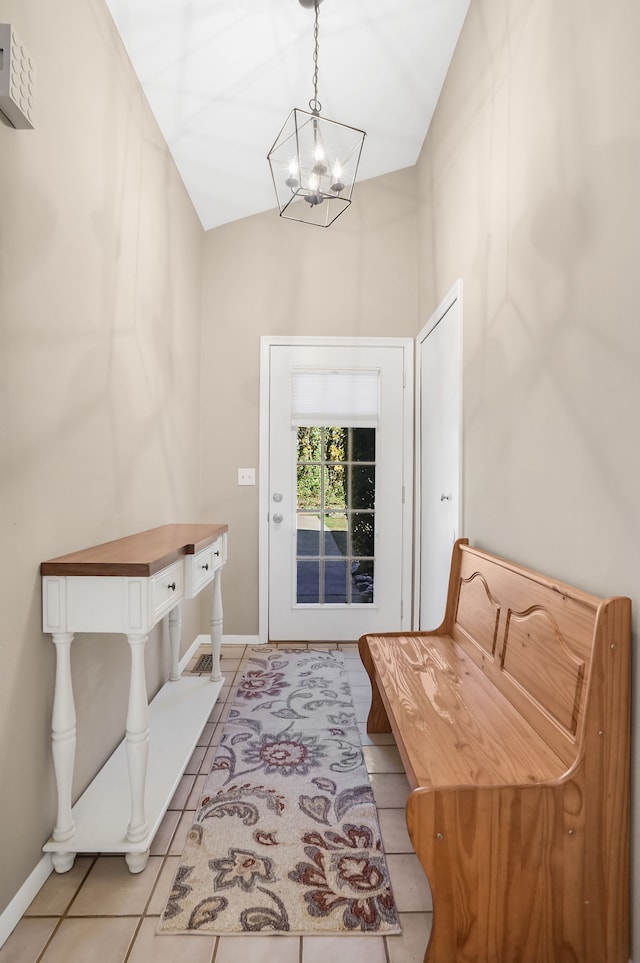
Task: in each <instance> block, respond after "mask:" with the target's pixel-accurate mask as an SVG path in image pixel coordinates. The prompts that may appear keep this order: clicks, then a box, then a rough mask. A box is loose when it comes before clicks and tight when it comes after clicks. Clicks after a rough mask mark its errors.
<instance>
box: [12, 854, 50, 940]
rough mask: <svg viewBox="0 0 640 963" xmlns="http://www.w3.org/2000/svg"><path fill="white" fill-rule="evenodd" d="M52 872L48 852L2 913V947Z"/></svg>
mask: <svg viewBox="0 0 640 963" xmlns="http://www.w3.org/2000/svg"><path fill="white" fill-rule="evenodd" d="M52 872H53V863H52V861H51V856H50V855H49V853H46V854H45V855H44V856H43V857H42V859H41V860H40V862H39V863H38V864H37V866H36V867H35V869H34V870H33V872H32V873H31V874H30V875H29V876H28V877H27V879H26V880H25V881H24V883H23V884H22V886H21V887H20V889H19V890H18V892H17V893H16V895H15V896H14V897H13V899H12V900H11V902H10V903H9V905H8V906H7V908H6V909H5V910H4V912H3V913H2V915H0V947H2V946H4V944H5V943H6V942H7V940H8V939H9V937H10V936H11V934H12V933H13V931H14V930H15V928H16V926H17V925H18V923H19V922H20V920H21V919H22V917H23V916H24V914H25V913H26V912H27V910H28V909H29V907H30V906H31V904H32V903H33V901H34V899H35V898H36V896H37V895H38V893H39V892H40V890H41V889H42V887H43V886H44V884H45V883H46V881H47V880H48V879H49V876H51V873H52Z"/></svg>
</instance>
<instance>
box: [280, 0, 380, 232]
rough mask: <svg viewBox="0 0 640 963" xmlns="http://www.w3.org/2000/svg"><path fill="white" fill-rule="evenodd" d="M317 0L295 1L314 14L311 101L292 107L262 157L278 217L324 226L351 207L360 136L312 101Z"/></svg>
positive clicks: (315, 81)
mask: <svg viewBox="0 0 640 963" xmlns="http://www.w3.org/2000/svg"><path fill="white" fill-rule="evenodd" d="M321 2H322V0H300V4H301V5H302V6H303V7H313V8H314V10H315V24H314V31H313V36H314V42H315V47H314V52H313V66H314V69H313V97H312V98H311V100H310V101H309V110H308V111H307V110H299V109H298V108H296V107H294V109H293V110H292V111H291V113H290V114H289V116H288V118H287V120H286V122H285V124H284V126H283V128H282V130H281V131H280V133H279V134H278V136H277V138H276V141H275V143H274V145H273V147H272V148H271V150H270V151H269V153H268V155H267V160H268V161H269V166H270V168H271V176H272V177H273V186H274V188H275V192H276V197H277V199H278V207H279V209H280V217H286V218H289V219H291V220H294V221H303V222H304V223H306V224H316V225H318V226H319V227H329V225H330V224H333V222H334V221H335V219H336V218H337V217H339V216H340V214H342V213H343V211H346V209H347V208H348V207H349V205H350V204H351V194H352V192H353V185H354V182H355V179H356V174H357V171H358V163H359V162H360V153H361V151H362V145H363V143H364V139H365V137H366V134H365V132H364V131H363V130H358V129H357V128H356V127H348V126H347V125H346V124H338V123H337V122H336V121H333V120H327V118H326V117H321V116H320V111H321V110H322V104H321V103H320V102H319V100H318V7H319V5H320V3H321Z"/></svg>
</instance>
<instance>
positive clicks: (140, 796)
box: [126, 635, 149, 872]
mask: <svg viewBox="0 0 640 963" xmlns="http://www.w3.org/2000/svg"><path fill="white" fill-rule="evenodd" d="M127 641H128V643H129V647H130V649H131V680H130V685H129V708H128V711H127V734H126V751H127V764H128V767H129V788H130V792H131V820H130V822H129V826H128V828H127V839H128V840H129V841H130V842H132V843H137V842H140V841H141V840H142V839H144V837H145V836H146V835H147V833H148V831H149V827H148V825H147V820H146V816H145V810H144V789H145V783H146V777H147V760H148V756H149V707H148V704H147V685H146V680H145V673H144V647H145V643H146V641H147V636H146V635H128V636H127ZM148 855H149V854H148V851H147V852H146V853H129V854H128V855H127V864H128V866H129V869H130V870H131V872H141V871H142V870H143V869H144V867H145V865H146V862H147V858H148Z"/></svg>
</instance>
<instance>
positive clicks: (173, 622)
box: [169, 604, 182, 682]
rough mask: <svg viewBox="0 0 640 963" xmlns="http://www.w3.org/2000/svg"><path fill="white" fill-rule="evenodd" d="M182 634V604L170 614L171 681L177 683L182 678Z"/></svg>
mask: <svg viewBox="0 0 640 963" xmlns="http://www.w3.org/2000/svg"><path fill="white" fill-rule="evenodd" d="M181 632H182V610H181V608H180V604H178V605H176V606H175V608H172V609H171V611H170V612H169V651H170V653H171V671H170V672H169V681H170V682H177V681H178V679H179V678H180V666H179V663H178V655H179V653H180V635H181Z"/></svg>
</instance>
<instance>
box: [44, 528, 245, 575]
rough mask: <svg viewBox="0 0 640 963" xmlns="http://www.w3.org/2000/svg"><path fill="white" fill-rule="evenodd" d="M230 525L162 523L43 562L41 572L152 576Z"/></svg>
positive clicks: (202, 545) (204, 543)
mask: <svg viewBox="0 0 640 963" xmlns="http://www.w3.org/2000/svg"><path fill="white" fill-rule="evenodd" d="M228 527H229V526H228V525H224V524H211V525H161V526H160V528H151V529H149V530H148V531H146V532H138V533H137V534H136V535H127V536H126V538H118V539H116V540H115V541H113V542H105V543H104V544H103V545H93V546H92V547H91V548H85V549H82V550H81V551H79V552H71V553H70V554H69V555H60V556H59V557H58V558H50V559H48V560H47V561H46V562H42V563H41V564H40V574H41V575H93V576H96V575H97V576H142V577H143V578H144V577H148V576H150V575H154V574H155V573H156V572H159V571H160V570H161V569H163V568H165V567H166V566H167V565H170V564H171V563H172V562H175V561H177V560H178V559H179V558H181V556H183V555H195V553H196V552H199V551H201V549H203V548H206V547H207V546H208V545H211V544H212V543H213V542H215V540H216V539H217V538H219V537H220V535H223V534H224V533H225V532H226V531H227V530H228Z"/></svg>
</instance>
